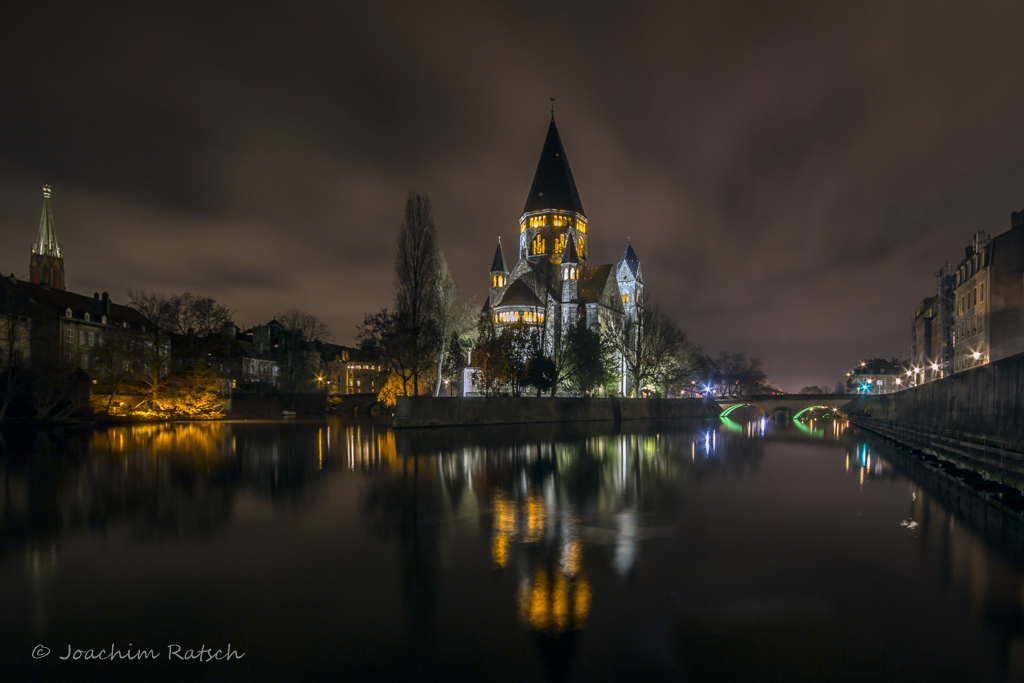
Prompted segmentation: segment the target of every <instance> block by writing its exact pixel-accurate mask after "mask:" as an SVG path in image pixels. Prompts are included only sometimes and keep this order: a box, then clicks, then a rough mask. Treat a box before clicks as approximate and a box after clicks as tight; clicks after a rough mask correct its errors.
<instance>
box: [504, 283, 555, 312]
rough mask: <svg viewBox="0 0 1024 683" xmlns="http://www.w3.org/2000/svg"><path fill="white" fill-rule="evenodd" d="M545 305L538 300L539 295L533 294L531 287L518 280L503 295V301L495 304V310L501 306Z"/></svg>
mask: <svg viewBox="0 0 1024 683" xmlns="http://www.w3.org/2000/svg"><path fill="white" fill-rule="evenodd" d="M543 305H544V303H543V302H542V301H541V300H540V299H538V298H537V295H536V294H534V293H533V290H532V289H530V286H529V285H528V284H526V283H525V282H524V281H522V280H516V281H515V282H513V283H512V284H511V285H509V286H508V289H506V290H505V292H504V294H502V295H501V299H499V300H498V302H497V303H496V304H494V307H495V308H498V307H499V306H543Z"/></svg>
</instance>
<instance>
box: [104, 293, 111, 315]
mask: <svg viewBox="0 0 1024 683" xmlns="http://www.w3.org/2000/svg"><path fill="white" fill-rule="evenodd" d="M103 315H105V316H107V318H109V317H110V295H109V294H107V293H106V292H103Z"/></svg>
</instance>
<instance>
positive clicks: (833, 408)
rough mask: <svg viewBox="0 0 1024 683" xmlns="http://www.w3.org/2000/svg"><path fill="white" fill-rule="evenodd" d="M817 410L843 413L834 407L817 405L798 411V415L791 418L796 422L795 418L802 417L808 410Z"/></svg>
mask: <svg viewBox="0 0 1024 683" xmlns="http://www.w3.org/2000/svg"><path fill="white" fill-rule="evenodd" d="M817 408H823V409H825V410H830V411H832V412H833V413H841V412H843V411H841V410H839V408H836V407H835V406H827V405H818V406H807V407H806V408H804V409H803V410H801V411H800V412H799V413H797V414H796V415H794V416H793V419H794V420H796V419H797V418H799V417H800V416H801V415H803V414H804V413H806V412H807V411H809V410H815V409H817Z"/></svg>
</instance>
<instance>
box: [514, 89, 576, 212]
mask: <svg viewBox="0 0 1024 683" xmlns="http://www.w3.org/2000/svg"><path fill="white" fill-rule="evenodd" d="M546 209H555V210H558V211H575V212H576V213H578V214H580V215H581V216H586V214H585V213H584V212H583V202H581V201H580V194H579V192H578V191H577V190H576V181H575V180H573V177H572V170H571V169H570V168H569V159H568V158H567V157H566V156H565V150H564V149H563V148H562V140H561V138H560V137H559V136H558V128H557V127H556V126H555V114H554V110H553V109H552V112H551V123H550V124H549V125H548V135H547V138H545V140H544V148H543V149H542V150H541V152H540V161H538V162H537V171H536V173H534V175H533V185H531V186H530V194H529V196H528V197H527V198H526V208H524V209H523V213H524V214H526V213H532V212H534V211H544V210H546Z"/></svg>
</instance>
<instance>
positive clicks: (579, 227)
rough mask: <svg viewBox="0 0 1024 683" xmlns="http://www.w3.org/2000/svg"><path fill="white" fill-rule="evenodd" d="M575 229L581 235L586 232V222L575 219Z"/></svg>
mask: <svg viewBox="0 0 1024 683" xmlns="http://www.w3.org/2000/svg"><path fill="white" fill-rule="evenodd" d="M576 229H577V230H579V231H580V232H582V233H586V232H587V222H586V221H585V220H583V219H582V218H578V219H576Z"/></svg>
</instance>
